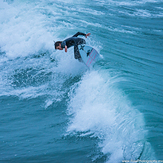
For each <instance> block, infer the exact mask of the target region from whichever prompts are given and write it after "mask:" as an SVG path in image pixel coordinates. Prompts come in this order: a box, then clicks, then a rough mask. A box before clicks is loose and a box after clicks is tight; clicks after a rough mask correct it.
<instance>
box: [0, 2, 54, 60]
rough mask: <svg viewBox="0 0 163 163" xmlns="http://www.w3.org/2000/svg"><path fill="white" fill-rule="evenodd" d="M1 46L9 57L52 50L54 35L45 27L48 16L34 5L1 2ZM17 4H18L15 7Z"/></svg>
mask: <svg viewBox="0 0 163 163" xmlns="http://www.w3.org/2000/svg"><path fill="white" fill-rule="evenodd" d="M1 4H2V6H3V8H2V9H1V11H0V13H1V14H0V15H1V16H0V29H1V30H0V36H1V39H0V47H1V51H4V52H5V53H6V55H7V56H8V57H12V58H15V57H21V56H27V55H29V54H35V53H37V52H39V51H40V50H44V51H46V50H52V48H53V42H52V40H53V39H52V35H51V34H50V33H49V32H48V30H47V29H46V28H45V27H44V26H45V24H44V20H45V19H46V17H45V16H44V15H42V14H39V12H36V11H35V10H37V8H36V9H35V7H34V6H31V5H29V4H26V5H21V4H19V3H16V2H15V3H13V4H10V5H8V4H7V3H5V2H1ZM15 5H17V6H16V7H15Z"/></svg>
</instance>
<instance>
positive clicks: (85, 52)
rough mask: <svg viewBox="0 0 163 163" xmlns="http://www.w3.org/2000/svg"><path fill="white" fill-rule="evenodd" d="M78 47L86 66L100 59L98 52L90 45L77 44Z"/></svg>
mask: <svg viewBox="0 0 163 163" xmlns="http://www.w3.org/2000/svg"><path fill="white" fill-rule="evenodd" d="M78 49H79V53H80V55H81V58H82V60H83V62H84V63H85V64H86V66H87V67H88V68H90V67H91V66H93V65H94V64H95V63H96V62H97V61H98V60H99V59H100V55H99V53H98V52H97V51H96V50H95V49H94V48H92V47H90V46H87V45H78Z"/></svg>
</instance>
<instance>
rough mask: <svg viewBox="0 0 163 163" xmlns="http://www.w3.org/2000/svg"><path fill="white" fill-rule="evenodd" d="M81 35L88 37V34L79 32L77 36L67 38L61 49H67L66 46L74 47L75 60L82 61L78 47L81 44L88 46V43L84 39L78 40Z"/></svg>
mask: <svg viewBox="0 0 163 163" xmlns="http://www.w3.org/2000/svg"><path fill="white" fill-rule="evenodd" d="M79 35H82V36H86V34H84V33H81V32H77V33H76V34H75V35H73V36H72V37H70V38H67V39H66V40H64V41H63V42H62V43H61V48H65V45H66V46H67V48H69V47H71V46H74V57H75V59H78V60H79V61H80V60H81V56H80V53H79V49H78V45H80V44H86V41H85V40H84V39H82V38H77V37H78V36H79Z"/></svg>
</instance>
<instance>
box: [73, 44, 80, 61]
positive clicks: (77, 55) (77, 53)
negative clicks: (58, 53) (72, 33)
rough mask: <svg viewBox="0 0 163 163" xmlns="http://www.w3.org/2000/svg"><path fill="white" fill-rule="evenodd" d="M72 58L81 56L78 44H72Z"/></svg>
mask: <svg viewBox="0 0 163 163" xmlns="http://www.w3.org/2000/svg"><path fill="white" fill-rule="evenodd" d="M74 58H75V59H79V58H81V56H80V53H79V49H78V45H75V46H74Z"/></svg>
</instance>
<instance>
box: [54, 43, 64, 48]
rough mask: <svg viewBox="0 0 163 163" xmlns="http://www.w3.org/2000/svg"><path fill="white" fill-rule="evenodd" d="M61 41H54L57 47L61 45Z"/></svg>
mask: <svg viewBox="0 0 163 163" xmlns="http://www.w3.org/2000/svg"><path fill="white" fill-rule="evenodd" d="M61 43H62V41H57V42H55V43H54V46H55V49H57V46H59V44H61Z"/></svg>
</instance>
